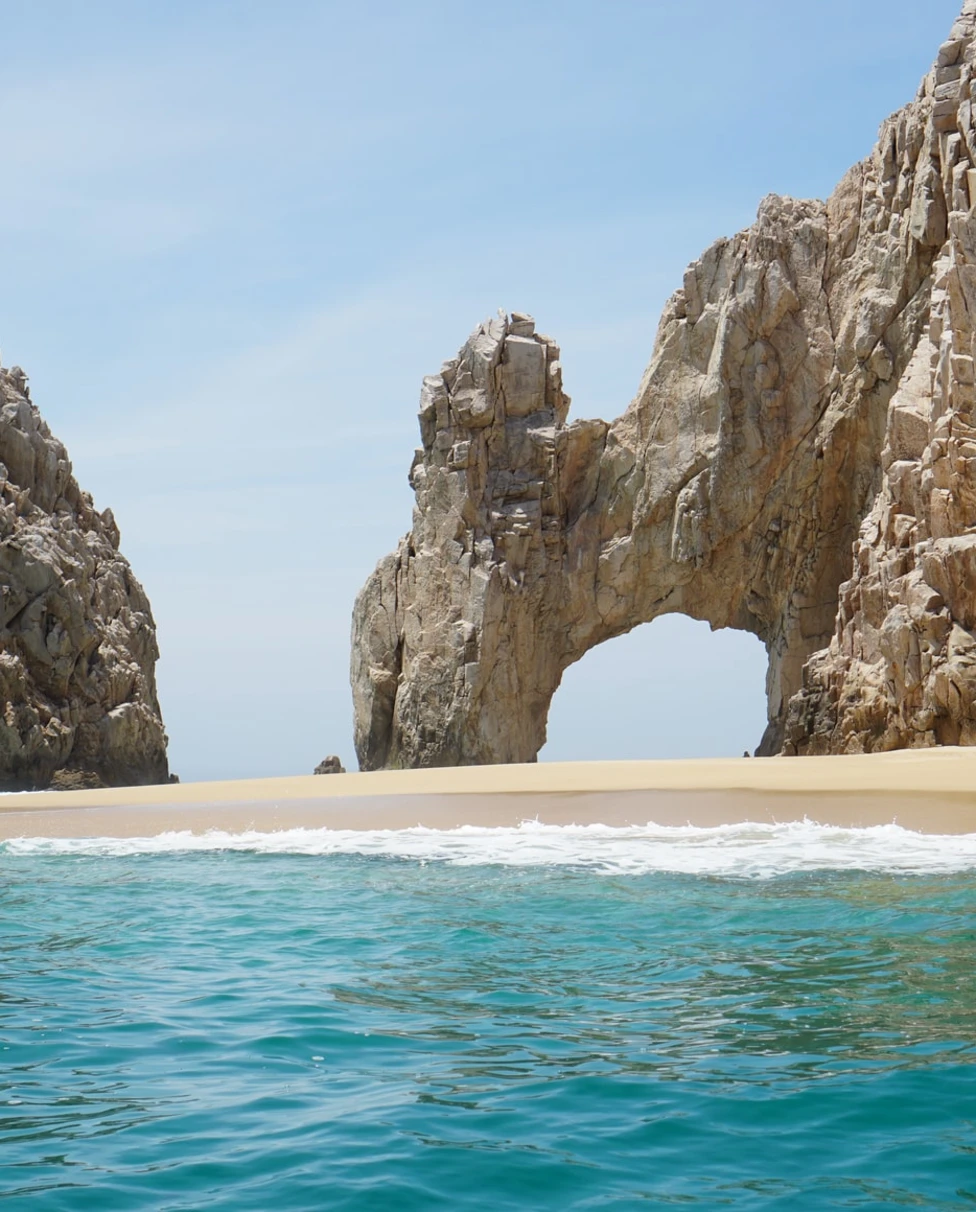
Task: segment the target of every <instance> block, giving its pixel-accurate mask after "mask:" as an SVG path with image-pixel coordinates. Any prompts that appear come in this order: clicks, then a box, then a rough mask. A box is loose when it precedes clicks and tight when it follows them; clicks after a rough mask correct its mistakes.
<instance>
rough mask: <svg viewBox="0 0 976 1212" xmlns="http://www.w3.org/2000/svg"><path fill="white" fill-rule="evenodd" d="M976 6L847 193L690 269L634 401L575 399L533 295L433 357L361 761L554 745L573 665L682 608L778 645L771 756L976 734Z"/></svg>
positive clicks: (434, 759)
mask: <svg viewBox="0 0 976 1212" xmlns="http://www.w3.org/2000/svg"><path fill="white" fill-rule="evenodd" d="M974 28H976V0H967V3H966V5H965V7H964V10H963V13H962V16H961V17H960V18H959V20H958V21H957V23H956V25H955V26H954V27H953V29H952V31H951V34H950V38H949V41H948V42H946V43H945V45H944V46H943V47H942V48H941V50H940V51H939V57H938V62H937V64H936V66H935V67H934V68H933V70H932V72H931V73H930V74H929V75H928V76H927V77H926V78H925V80H924V81H923V83H922V86H921V88H920V90H919V93H918V95H917V97H916V99H915V100H914V101H913V102H912V103H911V104H910V105H908V106H907V107H906V108H905V109H903V110H902V111H900V112H899V113H898V114H896V115H894V117H892V118H890V119H889V120H888V121H887V122H885V123H884V125H883V126H882V128H881V132H880V138H879V143H878V146H877V147H876V149H875V151H874V153H873V154H872V155H871V156H870V157H869V158H868V159H867V160H865V161H864V162H862V163H861V164H858V165H857V166H856V167H855V168H853V169H852V170H851V171H850V172H849V173H848V174H847V175H846V176H845V177H844V179H843V180H842V181H841V183H840V185H839V186H838V188H837V190H836V191H835V193H834V195H833V196H832V197H831V198H830V200H829V201H828V202H826V203H823V202H800V201H795V200H793V199H791V198H780V197H769V198H767V199H766V200H765V201H764V202H763V203H762V205H761V207H760V210H759V215H758V218H757V221H756V223H755V225H754V226H753V227H751V228H750V229H749V230H747V231H745V232H742V233H740V234H739V235H738V236H735V237H734V238H732V239H730V240H720V241H718V242H717V243H716V244H715V245H713V246H712V248H710V249H709V250H708V251H707V252H706V253H705V254H704V256H703V257H702V258H701V260H699V261H697V262H695V264H693V265H692V266H691V267H690V269H689V270H688V271H687V273H686V274H685V279H684V285H683V287H682V289H681V290H679V291H678V292H677V293H676V294H675V295H674V296H673V297H672V298H671V300H670V301H669V303H668V305H667V307H666V309H665V312H664V315H663V317H662V320H661V324H660V328H659V330H658V335H657V340H656V344H655V348H654V352H653V356H652V359H651V362H650V365H649V366H648V369H647V371H646V372H645V374H644V378H643V380H642V382H641V384H640V388H639V391H638V394H637V396H636V398H635V399H634V401H633V402H632V404H631V405H630V407H629V408H628V409H627V411H626V412H625V413H624V414H623V415H622V416H621V417H619V418H618V419H617V420H616V421H614V422H612V423H611V424H607V423H606V422H603V421H573V422H569V421H568V420H567V413H568V408H569V400H568V399H567V397H566V396H565V395H564V394H563V390H562V383H561V375H560V369H559V351H558V349H557V347H556V345H555V344H554V343H553V342H552V341H551V340H550V339H549V338H548V337H542V336H539V335H538V334H537V333H536V332H535V329H534V325H533V322H532V321H531V319H530V318H528V317H526V316H522V315H513V316H512V317H511V318H507V317H505V316H502V317H500V318H499V319H497V320H492V321H490V322H487V323H485V324H483V325H481V326H480V327H479V328H478V329H477V330H476V331H475V332H474V333H473V334H472V336H471V337H470V338H469V339H468V341H467V343H466V344H465V346H464V348H463V349H462V350H461V352H460V353H459V355H458V357H457V358H455V359H453V360H452V361H450V362H448V363H446V364H445V366H444V367H443V368H442V370H441V372H440V373H439V374H437V375H434V376H432V377H430V378H428V379H426V380H425V381H424V387H423V392H422V395H421V406H420V429H421V437H422V442H423V445H422V447H421V448H420V449H419V450H418V451H417V453H416V456H415V458H414V462H413V467H412V469H411V483H412V485H413V488H414V490H415V493H416V498H417V505H416V510H415V512H414V519H413V528H412V530H411V532H410V534H409V535H407V537H406V538H405V539H404V540H403V541H402V542H401V544H400V547H399V549H398V551H396V552H395V553H393V554H392V555H390V556H387V557H386V558H385V559H384V560H382V561H381V562H380V564H379V565H378V567H377V569H376V571H375V573H374V574H373V575H372V577H371V578H370V579H369V581H368V582H367V584H366V586H365V587H364V588H363V590H362V591H361V593H360V595H359V598H358V600H357V602H356V607H355V611H354V617H353V654H352V683H353V695H354V704H355V730H356V746H357V752H358V754H359V760H360V764H361V765H362V766H363V767H364V768H366V769H372V768H376V767H382V766H433V765H456V764H472V763H482V762H513V761H531V760H533V759H534V758H535V755H536V753H537V752H538V750H539V748H540V747H541V746H542V744H543V743H544V741H545V727H546V715H547V712H548V708H549V702H550V699H551V697H552V694H553V692H554V691H555V689H556V687H557V686H558V685H559V681H560V678H561V676H562V673H563V671H564V670H565V669H566V667H567V666H568V665H570V664H571V663H572V662H574V661H576V660H579V658H580V657H581V656H583V654H584V653H585V652H586V651H587V650H588V649H590V648H592V647H593V646H594V645H595V644H599V643H601V642H602V641H603V640H606V639H609V638H611V637H612V636H615V635H619V634H621V633H622V632H626V631H628V630H630V629H631V628H633V627H635V626H637V625H638V624H640V623H645V622H648V621H650V620H652V619H654V618H655V617H657V616H658V615H661V614H664V613H667V612H673V611H679V612H682V613H684V614H687V615H691V616H692V617H694V618H697V619H704V620H706V621H707V622H709V623H710V624H711V625H712V627H713V628H718V627H736V628H741V629H744V630H746V631H751V632H752V633H754V634H755V635H757V636H758V637H759V638H760V639H761V640H762V641H763V642H764V644H765V645H766V649H767V651H768V654H769V672H768V677H767V694H768V717H769V723H768V727H767V729H766V733H765V736H764V737H763V740H762V744H761V746H760V752H761V753H764V754H770V753H775V752H777V751H779V750H781V749H784V750H785V751H786V752H789V753H809V752H854V751H869V750H874V749H888V748H894V747H898V746H905V745H930V744H936V743H944V742H961V743H970V742H976V705H974V704H976V420H974V418H973V416H972V411H973V407H974V400H976V387H974V380H976V374H974V362H973V353H974V349H973V340H974V323H976V321H974V315H976V216H974V212H973V209H972V206H973V203H976V171H974V166H976V125H974V112H973V107H974V102H973V97H974V96H976V69H974V60H976V47H974ZM852 549H853V551H854V559H853V561H852ZM648 682H649V686H648V689H649V693H653V671H652V670H649V671H648Z"/></svg>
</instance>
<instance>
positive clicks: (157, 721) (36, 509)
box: [0, 367, 168, 791]
mask: <svg viewBox="0 0 976 1212" xmlns="http://www.w3.org/2000/svg"><path fill="white" fill-rule="evenodd" d="M118 547H119V532H118V528H117V526H116V524H115V520H114V518H113V517H112V514H111V511H110V510H105V511H104V512H103V513H97V512H96V511H95V509H94V507H93V505H92V500H91V497H90V496H89V495H88V494H87V493H84V492H82V491H81V490H80V489H79V487H78V484H77V482H76V481H75V479H74V476H73V475H72V474H71V464H70V462H69V460H68V455H67V452H66V450H65V448H64V446H63V445H62V444H61V443H60V442H59V441H58V440H57V439H56V438H54V437H53V436H52V435H51V431H50V430H49V429H48V427H47V425H46V424H45V423H44V421H43V420H42V418H41V416H40V414H39V412H38V411H37V409H36V407H35V406H34V405H33V404H32V403H31V400H30V395H29V392H28V388H27V381H26V378H25V376H24V374H23V371H21V370H20V369H19V368H18V367H14V368H13V369H12V370H0V713H2V714H0V790H5V791H9V790H18V789H25V788H26V789H30V788H42V787H48V786H55V787H59V786H63V787H69V786H99V785H100V784H104V785H108V786H112V785H127V784H139V783H160V782H166V781H167V778H168V770H167V761H166V736H165V733H164V731H163V722H162V719H161V717H160V711H159V704H158V702H157V699H156V682H155V664H156V660H157V658H158V656H159V652H158V649H157V647H156V629H155V624H154V622H153V617H152V612H151V610H150V607H149V602H148V600H147V598H146V595H145V593H144V592H143V589H142V586H141V585H140V584H139V582H138V581H137V580H136V579H135V577H133V575H132V571H131V569H130V568H129V564H128V562H127V561H126V560H125V558H124V557H123V556H122V555H120V554H119V550H118Z"/></svg>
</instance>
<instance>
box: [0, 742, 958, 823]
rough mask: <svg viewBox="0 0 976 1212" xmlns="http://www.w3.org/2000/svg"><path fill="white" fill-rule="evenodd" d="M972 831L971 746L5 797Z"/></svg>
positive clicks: (44, 814) (191, 808) (306, 811)
mask: <svg viewBox="0 0 976 1212" xmlns="http://www.w3.org/2000/svg"><path fill="white" fill-rule="evenodd" d="M803 819H809V820H813V821H817V822H819V823H821V824H827V825H840V826H845V827H864V826H870V825H880V824H889V823H897V824H899V825H901V826H903V827H905V828H909V829H914V830H918V831H921V832H928V833H944V834H964V833H976V749H964V748H960V749H949V748H946V749H926V750H911V751H901V752H898V753H890V754H872V755H856V756H848V757H814V758H769V759H745V758H739V759H707V760H685V761H655V762H553V763H546V762H543V763H538V764H534V765H521V766H477V767H461V768H451V769H436V770H403V771H378V772H373V773H368V774H342V775H328V776H321V775H320V776H314V775H307V776H295V777H291V778H271V779H249V780H237V781H227V782H207V783H182V784H171V785H165V786H152V787H123V788H112V789H110V790H102V791H64V792H29V793H14V794H9V795H3V796H0V839H3V838H12V837H147V836H153V835H155V834H158V833H164V832H169V831H174V830H189V831H191V832H194V833H203V832H206V831H207V830H209V829H221V830H228V831H231V832H240V831H244V830H255V829H256V830H261V831H273V830H279V829H294V828H332V829H403V828H409V827H412V826H415V825H424V826H427V827H429V828H437V829H452V828H456V827H457V826H460V825H466V824H467V825H481V826H502V825H517V824H519V823H520V822H521V821H524V820H539V821H542V822H543V823H546V824H560V825H567V824H606V825H615V826H616V825H644V824H647V823H648V822H650V821H653V822H654V823H656V824H661V825H685V824H692V825H700V826H712V825H720V824H732V823H736V822H741V821H757V822H780V823H782V822H787V821H796V820H803Z"/></svg>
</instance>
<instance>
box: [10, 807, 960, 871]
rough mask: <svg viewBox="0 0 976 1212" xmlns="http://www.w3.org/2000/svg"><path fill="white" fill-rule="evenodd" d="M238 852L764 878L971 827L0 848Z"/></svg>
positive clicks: (365, 835)
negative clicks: (938, 830) (930, 830)
mask: <svg viewBox="0 0 976 1212" xmlns="http://www.w3.org/2000/svg"><path fill="white" fill-rule="evenodd" d="M214 851H243V852H249V853H257V854H301V855H318V856H329V855H360V856H370V857H387V858H398V859H406V860H413V861H415V862H422V863H427V862H441V863H450V864H454V865H459V866H475V865H486V864H501V865H504V866H510V867H570V868H577V869H586V870H590V871H594V872H599V873H603V874H609V875H642V874H648V873H651V872H674V873H684V874H693V875H716V876H738V877H751V878H769V877H772V876H777V875H785V874H788V873H790V872H800V871H817V870H833V871H890V872H902V873H919V874H922V873H924V874H941V873H952V872H961V871H968V870H976V834H966V835H963V836H943V835H937V834H923V833H913V832H911V831H910V830H907V829H902V828H900V827H899V826H897V825H881V826H877V827H874V828H870V829H841V828H837V827H835V826H827V825H817V824H814V823H813V822H811V821H804V822H799V823H793V824H788V825H769V824H736V825H722V826H718V827H716V828H709V829H700V828H696V827H693V826H690V825H688V826H683V827H667V826H662V825H654V824H648V825H645V826H632V827H629V828H612V827H610V826H606V825H565V826H560V825H543V824H540V823H539V822H537V821H525V822H524V823H523V824H522V825H520V826H519V827H517V828H479V827H477V826H472V825H466V826H463V827H462V828H459V829H450V830H437V829H425V828H421V827H417V828H414V829H395V830H380V829H377V830H352V829H348V830H347V829H288V830H281V831H279V832H275V833H259V832H253V831H252V832H244V833H224V832H220V831H218V830H213V831H211V832H209V833H204V834H193V833H189V832H181V833H162V834H159V835H158V836H156V837H142V838H18V839H14V840H11V841H7V842H5V843H2V844H0V854H7V855H11V856H13V855H88V856H96V857H109V856H130V855H152V854H155V855H160V854H181V853H201V852H214Z"/></svg>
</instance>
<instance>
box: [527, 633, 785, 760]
mask: <svg viewBox="0 0 976 1212" xmlns="http://www.w3.org/2000/svg"><path fill="white" fill-rule="evenodd" d="M766 666H767V656H766V650H765V647H764V646H763V644H762V643H761V642H760V641H759V640H758V639H757V638H756V637H755V636H754V635H750V634H749V633H748V632H744V631H733V630H730V629H723V630H720V631H712V630H711V629H710V628H709V626H708V624H707V623H702V622H699V621H697V620H695V619H691V618H688V617H687V616H686V615H679V614H670V615H665V616H663V617H662V618H659V619H655V620H654V621H653V622H652V623H645V624H642V625H641V626H639V627H635V628H634V630H633V631H630V632H628V633H627V634H626V635H622V636H618V637H616V638H615V639H612V640H606V641H604V642H603V643H602V644H597V645H596V646H595V647H593V648H591V649H590V650H589V651H588V652H587V653H586V654H585V655H584V656H583V657H582V658H581V659H580V660H579V661H577V662H575V664H573V665H570V667H569V668H568V669H567V670H566V671H565V673H564V674H563V679H562V682H561V684H560V686H559V689H558V690H557V691H556V693H555V694H554V695H553V699H552V704H551V706H550V708H549V718H548V727H547V741H546V744H545V745H544V746H543V748H542V749H541V750H540V752H539V761H541V762H546V761H549V762H553V761H597V760H618V761H624V760H636V759H650V758H697V757H741V756H742V754H743V753H744V752H749V753H752V752H754V750H755V749H756V748H757V747H758V745H759V742H760V740H761V738H762V735H763V730H764V729H765V727H766Z"/></svg>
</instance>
